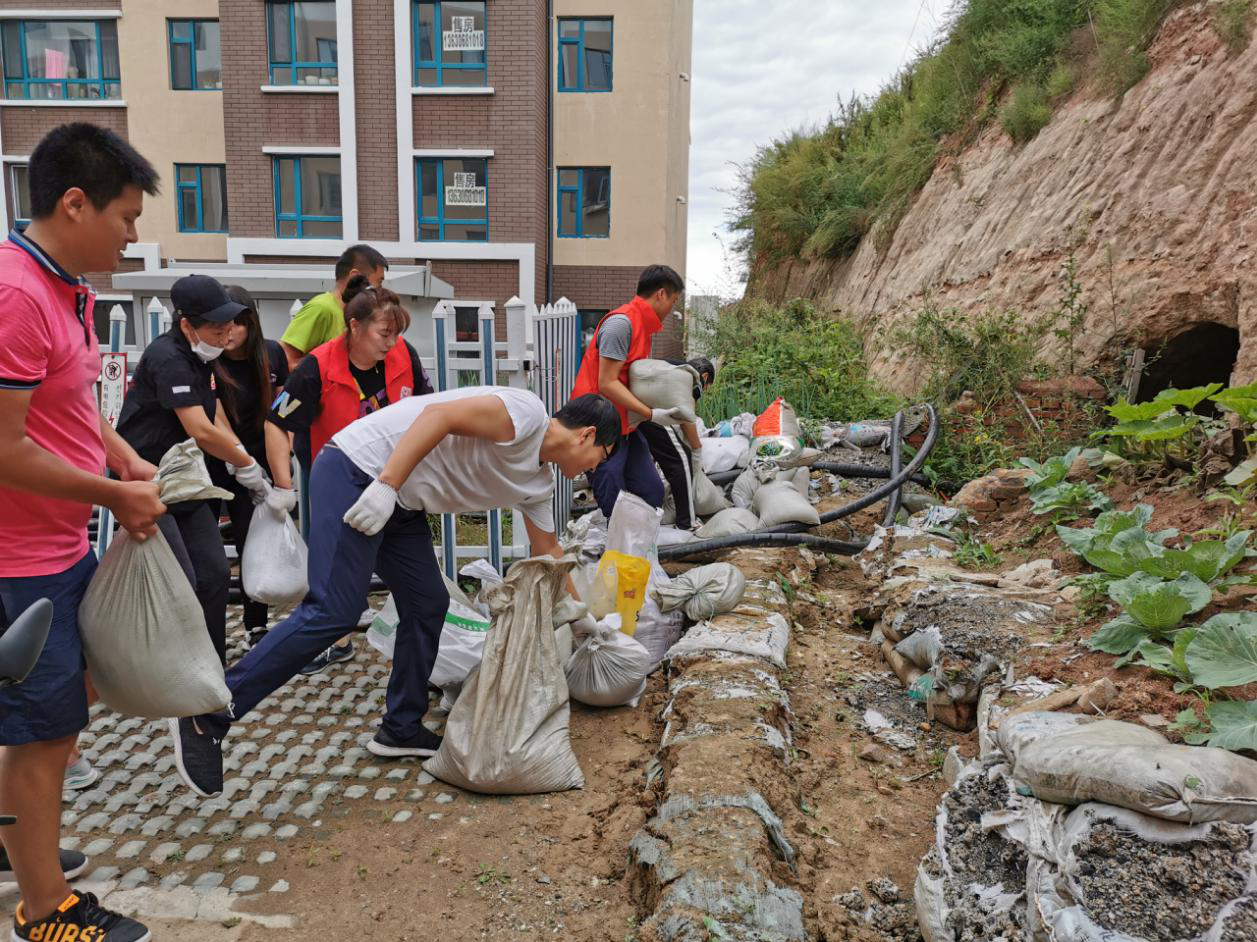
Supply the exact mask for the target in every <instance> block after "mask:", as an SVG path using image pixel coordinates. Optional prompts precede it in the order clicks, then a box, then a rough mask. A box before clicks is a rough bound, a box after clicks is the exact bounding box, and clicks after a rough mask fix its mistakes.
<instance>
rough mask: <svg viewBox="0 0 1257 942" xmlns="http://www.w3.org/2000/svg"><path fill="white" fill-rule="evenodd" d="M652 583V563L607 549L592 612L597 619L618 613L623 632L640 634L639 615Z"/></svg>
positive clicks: (592, 595) (591, 603) (592, 598)
mask: <svg viewBox="0 0 1257 942" xmlns="http://www.w3.org/2000/svg"><path fill="white" fill-rule="evenodd" d="M649 582H650V562H649V561H648V560H645V559H643V558H642V557H640V556H629V555H628V554H627V553H619V552H616V551H615V550H607V552H605V553H603V554H602V559H601V561H600V562H599V563H598V572H597V573H596V574H595V575H594V584H593V587H592V589H591V590H590V600H589V610H590V612H592V613H593V616H594V617H595V618H604V617H606V616H607V615H610V614H611V613H612V612H618V613H619V615H620V630H621V631H623V632H624V633H625V634H626V635H629V636H632V635H633V633H634V632H636V631H637V613H638V612H640V611H641V610H642V606H643V605H644V604H645V603H646V585H647V583H649Z"/></svg>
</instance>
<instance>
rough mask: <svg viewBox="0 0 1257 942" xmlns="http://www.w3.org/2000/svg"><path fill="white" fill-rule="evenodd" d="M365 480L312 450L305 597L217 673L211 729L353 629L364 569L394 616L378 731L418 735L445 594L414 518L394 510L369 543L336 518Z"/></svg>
mask: <svg viewBox="0 0 1257 942" xmlns="http://www.w3.org/2000/svg"><path fill="white" fill-rule="evenodd" d="M370 483H371V479H370V478H369V477H368V476H367V475H366V474H364V473H363V472H362V471H360V470H359V469H358V468H357V467H356V466H355V465H354V464H353V462H351V461H350V460H349V459H348V458H346V457H345V455H344V453H343V452H341V451H340V449H338V448H335V447H332V446H328V447H325V448H324V449H323V450H322V451H321V452H319V455H318V457H317V458H316V459H315V461H314V467H313V468H312V469H311V473H310V508H311V515H310V540H309V548H310V566H309V577H310V591H309V593H308V594H307V595H306V597H305V598H304V599H303V600H302V602H301V604H300V605H298V606H297V608H296V609H294V610H293V613H292V614H291V615H289V616H288V617H287V618H285V619H284V620H283V621H282V622H280V623H279V624H278V625H276V626H275V627H274V628H272V629H271V630H270V631H269V632H268V633H267V634H266V636H265V637H264V638H263V639H262V640H261V641H260V642H259V643H258V645H257V646H256V647H255V648H253V650H252V651H250V652H249V653H248V654H246V655H245V656H244V657H243V658H241V660H240V661H239V662H238V663H236V664H235V665H234V666H233V667H232V668H231V669H230V670H228V671H227V686H228V687H229V688H231V694H232V705H231V708H230V715H225V714H218V715H217V716H216V717H214V718H212V720H211V724H210V725H211V728H213V727H215V726H217V727H219V728H220V729H221V730H222V731H225V727H226V726H227V725H228V724H230V722H231V721H232V720H238V719H241V718H243V717H244V716H245V715H246V714H247V713H248V712H249V711H250V710H252V709H253V708H254V707H256V706H257V705H258V704H259V703H261V702H262V701H263V700H264V699H265V698H266V697H268V696H269V695H270V694H272V693H274V692H275V691H276V690H278V689H279V688H280V687H282V686H283V685H284V684H286V683H287V682H288V681H289V680H291V679H292V677H293V676H294V675H295V674H296V673H297V672H298V671H299V670H300V669H301V668H302V667H304V666H305V665H306V664H309V663H310V660H311V658H313V657H314V656H315V655H316V654H318V653H319V652H321V651H322V650H323V649H325V648H326V647H327V646H328V645H330V644H334V643H335V642H337V641H339V640H340V639H341V638H342V637H344V635H345V626H346V625H352V624H355V623H357V621H358V617H359V616H360V615H361V614H362V610H363V609H364V608H366V605H367V593H368V590H369V588H370V585H371V573H372V572H373V571H374V572H376V573H378V574H379V576H380V578H381V579H383V580H384V584H385V585H386V586H388V588H389V591H390V592H392V593H393V599H394V601H395V602H396V603H397V613H398V616H399V621H398V625H397V636H396V648H395V650H394V653H393V672H392V674H391V676H390V677H389V681H388V696H387V698H386V701H385V703H386V707H387V710H386V712H385V714H384V722H383V724H382V726H381V729H383V730H384V731H385V732H387V733H388V734H389V735H390V736H392V737H393V738H395V739H397V740H399V741H403V742H404V741H406V740H408V739H411V738H413V737H414V736H415V735H417V734H418V732H419V725H420V721H421V720H422V719H423V715H424V713H425V712H426V711H427V709H428V678H429V677H430V676H431V674H432V665H433V664H434V663H435V661H436V654H437V648H438V646H439V644H440V641H441V626H442V625H443V624H444V622H445V613H446V610H447V609H448V608H449V603H450V596H449V592H448V591H447V590H446V588H445V583H444V581H443V580H442V579H441V570H440V567H439V566H438V565H437V561H436V554H435V553H434V552H433V549H432V531H431V530H430V529H429V528H428V520H427V516H426V515H425V514H424V513H423V511H410V510H403V509H402V508H401V507H398V508H397V509H396V510H394V511H393V516H392V517H391V518H390V519H389V522H388V523H387V524H385V525H384V529H383V530H381V531H380V532H379V533H377V534H376V535H375V536H366V535H364V534H362V533H359V532H358V531H357V530H355V529H354V528H353V527H351V526H349V524H347V523H345V522H344V520H343V519H342V518H343V517H344V515H345V511H347V510H348V509H349V508H350V507H351V506H353V504H354V502H355V501H357V500H358V498H359V497H360V496H361V495H362V492H363V490H364V489H365V488H366V487H367V485H368V484H370ZM213 720H217V721H218V722H213Z"/></svg>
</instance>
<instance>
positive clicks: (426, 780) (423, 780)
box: [415, 769, 436, 785]
mask: <svg viewBox="0 0 1257 942" xmlns="http://www.w3.org/2000/svg"><path fill="white" fill-rule="evenodd" d="M435 781H436V779H434V778H433V777H432V776H431V775H429V774H428V773H427V772H425V771H423V769H420V770H419V774H418V775H416V776H415V784H416V785H431V784H432V783H433V782H435Z"/></svg>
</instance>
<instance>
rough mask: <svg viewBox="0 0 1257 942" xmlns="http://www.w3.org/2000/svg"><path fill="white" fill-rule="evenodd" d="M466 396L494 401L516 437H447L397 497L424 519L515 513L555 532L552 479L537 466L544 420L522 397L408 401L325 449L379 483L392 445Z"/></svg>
mask: <svg viewBox="0 0 1257 942" xmlns="http://www.w3.org/2000/svg"><path fill="white" fill-rule="evenodd" d="M469 396H497V397H498V398H499V399H501V400H502V403H503V405H505V406H506V411H507V412H508V413H509V414H510V417H511V422H512V423H514V425H515V436H514V437H513V438H512V439H511V440H510V441H509V442H491V441H488V440H487V439H483V438H468V437H466V436H463V435H447V436H446V437H445V438H444V439H442V440H441V442H440V443H438V444H437V446H436V447H435V448H433V449H432V451H430V452H429V453H428V455H427V457H426V458H424V459H423V460H422V461H420V462H419V464H417V465H416V466H415V470H414V471H412V472H411V473H410V476H409V477H408V478H406V481H405V483H404V484H402V486H401V487H400V488H399V489H398V491H397V497H398V502H399V503H400V504H401V505H402V507H404V508H406V509H407V510H424V511H426V512H428V513H431V514H445V513H468V512H471V511H478V510H493V509H495V508H501V507H515V508H518V509H519V510H520V511H521V512H522V513H523V514H525V515H526V516H527V517H528V519H530V520H531V521H532V522H533V523H535V524H536V525H537V526H538V527H540V528H541V529H543V530H546V531H548V532H551V533H553V532H554V508H553V507H552V506H551V504H550V498H551V496H552V495H553V493H554V472H553V471H551V469H550V466H549V465H548V464H542V463H541V457H540V453H541V442H542V439H543V438H545V434H546V429H548V428H549V427H550V416H549V415H547V414H546V408H545V406H544V405H542V403H541V400H540V399H538V398H537V397H536V396H535V395H533V394H532V393H530V392H528V391H526V390H523V389H511V388H510V387H507V386H469V387H467V388H465V389H451V390H449V391H447V392H441V393H433V394H432V395H429V396H410V397H407V398H406V399H402V400H400V401H399V402H395V403H393V404H391V405H389V406H386V407H385V408H383V409H380V410H379V411H377V412H372V413H371V414H370V415H368V416H364V417H363V418H361V419H358V420H357V421H355V422H352V423H350V424H349V425H347V426H346V427H345V428H343V429H341V430H340V431H339V432H337V433H336V434H335V435H333V436H332V442H333V443H334V444H335V445H336V447H337V448H339V449H340V450H341V451H343V452H344V453H345V456H346V457H347V458H348V459H349V460H350V461H352V462H353V463H354V464H355V465H356V466H357V467H358V468H359V469H361V470H362V471H363V473H365V474H369V475H370V476H371V477H373V478H375V477H379V475H380V472H382V471H383V470H384V465H385V464H386V463H387V462H388V459H389V457H390V456H391V455H392V454H393V450H394V449H395V448H396V447H397V443H398V442H399V441H401V438H402V436H403V435H404V434H406V430H407V429H409V428H410V426H411V425H412V424H414V421H415V419H417V418H418V417H419V414H420V413H421V412H423V410H424V409H426V408H427V407H428V406H431V405H435V404H437V403H440V402H452V401H453V400H455V399H466V398H468V397H469Z"/></svg>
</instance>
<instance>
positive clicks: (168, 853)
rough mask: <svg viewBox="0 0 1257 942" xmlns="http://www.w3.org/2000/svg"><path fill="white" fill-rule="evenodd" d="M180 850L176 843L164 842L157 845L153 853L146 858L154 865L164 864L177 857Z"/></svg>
mask: <svg viewBox="0 0 1257 942" xmlns="http://www.w3.org/2000/svg"><path fill="white" fill-rule="evenodd" d="M181 849H182V847H181V845H180V844H178V843H177V842H175V841H166V842H165V843H163V844H158V845H157V847H155V848H154V849H153V852H152V853H151V854H149V855H148V858H149V860H151V861H153V863H155V864H164V863H165V862H166V861H167V860H169V859H170V858H171V857H174V856H177V855H178V854H179V852H180V851H181Z"/></svg>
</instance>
